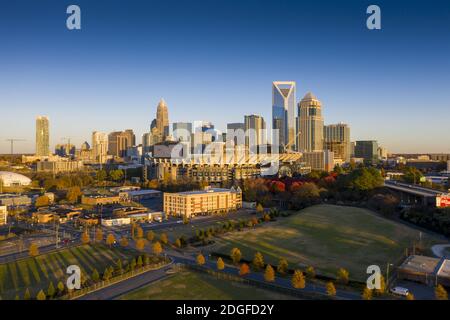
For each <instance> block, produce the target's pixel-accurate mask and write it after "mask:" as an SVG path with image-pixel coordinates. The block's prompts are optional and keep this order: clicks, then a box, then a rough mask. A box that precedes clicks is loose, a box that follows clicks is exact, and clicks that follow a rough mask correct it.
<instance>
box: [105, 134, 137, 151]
mask: <svg viewBox="0 0 450 320" xmlns="http://www.w3.org/2000/svg"><path fill="white" fill-rule="evenodd" d="M134 145H136V136H135V135H134V132H133V130H131V129H128V130H125V131H115V132H111V133H110V134H109V135H108V154H109V155H112V156H115V157H120V158H124V157H126V154H127V150H128V148H130V147H132V146H134Z"/></svg>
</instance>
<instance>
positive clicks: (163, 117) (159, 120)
mask: <svg viewBox="0 0 450 320" xmlns="http://www.w3.org/2000/svg"><path fill="white" fill-rule="evenodd" d="M156 128H157V129H158V133H159V134H160V135H161V141H165V140H166V138H167V136H168V135H169V111H168V108H167V104H166V101H164V99H163V98H161V100H160V101H159V103H158V108H157V110H156Z"/></svg>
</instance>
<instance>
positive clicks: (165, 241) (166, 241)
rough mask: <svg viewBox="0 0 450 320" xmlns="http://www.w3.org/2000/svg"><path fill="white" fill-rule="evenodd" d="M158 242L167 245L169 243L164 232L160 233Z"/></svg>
mask: <svg viewBox="0 0 450 320" xmlns="http://www.w3.org/2000/svg"><path fill="white" fill-rule="evenodd" d="M159 241H161V243H162V244H167V243H168V242H169V239H168V238H167V234H165V233H164V232H163V233H161V235H160V236H159Z"/></svg>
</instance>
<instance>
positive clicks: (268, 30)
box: [0, 1, 450, 154]
mask: <svg viewBox="0 0 450 320" xmlns="http://www.w3.org/2000/svg"><path fill="white" fill-rule="evenodd" d="M20 2H21V1H17V3H14V4H7V5H5V8H4V10H2V12H1V13H0V36H2V39H3V43H4V45H5V46H4V50H2V52H0V58H2V60H3V61H8V63H7V64H6V65H5V66H4V70H3V72H2V74H0V96H1V97H2V98H1V99H0V105H1V107H2V111H3V112H2V121H3V125H2V127H1V129H0V153H1V154H8V153H9V143H8V142H7V141H5V140H6V139H10V138H22V139H26V140H27V141H22V142H20V143H16V144H15V146H14V149H15V152H16V153H33V152H34V140H35V138H34V135H35V133H34V121H35V117H36V116H37V115H39V114H44V115H47V116H48V117H49V119H50V121H51V128H50V149H51V150H54V146H55V145H57V144H61V143H64V141H63V140H62V138H63V137H71V140H72V142H73V144H75V145H76V146H77V147H79V146H80V145H81V144H82V143H83V142H84V141H90V137H91V134H92V132H93V131H100V132H113V131H121V130H125V129H128V128H132V129H133V130H134V132H135V134H136V136H137V140H138V141H140V137H141V136H142V134H143V133H145V132H148V126H149V122H150V121H151V120H152V119H153V118H154V114H155V113H156V105H157V102H158V101H159V99H160V98H161V97H164V98H165V99H166V100H167V104H168V105H169V106H170V110H171V111H170V120H171V123H174V122H193V121H196V120H205V121H212V122H213V123H214V125H215V127H216V128H218V129H220V130H221V131H222V132H225V131H226V125H227V123H234V122H243V117H244V115H247V114H258V115H261V116H262V117H263V118H264V119H265V121H266V122H267V127H268V129H269V130H270V128H271V126H272V121H271V118H272V117H271V114H272V110H271V108H272V105H271V91H270V86H271V83H272V82H273V81H275V80H283V79H288V80H293V81H296V83H297V87H296V91H297V96H296V103H298V101H299V100H300V98H301V97H303V96H304V95H305V94H306V93H307V92H309V91H311V92H314V94H315V95H316V96H317V97H318V99H319V100H320V101H321V102H322V107H323V117H324V119H325V125H327V124H332V123H339V122H345V123H347V124H348V125H349V126H350V127H351V128H352V141H355V140H377V141H378V142H379V143H380V144H381V145H383V146H385V147H386V148H387V149H388V150H389V151H391V152H397V153H407V152H408V153H439V152H444V153H445V152H449V151H450V146H448V145H445V143H442V140H443V139H444V137H446V136H448V135H449V134H450V128H449V127H448V125H446V122H447V121H446V117H445V116H438V117H434V118H433V119H432V122H430V121H424V118H423V117H424V114H423V110H424V109H423V108H424V106H427V105H429V104H430V97H433V102H432V105H433V106H432V107H433V114H436V115H445V114H446V111H447V110H448V108H449V103H450V102H449V101H450V93H449V92H448V90H446V87H447V86H448V83H449V81H450V78H449V77H450V76H449V75H450V62H449V60H448V59H447V58H446V57H448V55H449V54H450V44H449V43H448V42H445V41H443V40H442V39H444V36H445V34H446V32H447V31H448V25H446V24H445V23H444V22H445V18H446V16H445V10H441V9H442V8H444V7H443V5H444V4H445V2H441V1H437V2H436V4H435V5H434V6H433V8H431V7H422V6H419V5H417V4H415V3H409V2H408V3H407V2H404V3H402V2H398V3H396V4H392V3H388V2H384V1H381V2H380V6H381V7H382V9H383V28H382V30H380V31H379V32H371V31H368V30H367V28H366V27H365V18H366V16H365V8H366V6H365V4H359V3H357V2H349V3H346V4H340V5H339V6H338V5H336V4H333V3H332V2H330V3H329V4H327V5H323V4H321V5H314V4H311V3H310V4H305V3H299V4H297V3H295V4H292V8H291V10H289V13H288V16H287V17H285V16H283V14H284V12H285V10H286V7H287V6H288V2H284V1H282V2H281V3H280V6H279V7H275V8H273V10H272V11H270V10H267V9H268V8H267V5H266V4H260V5H258V6H255V2H253V1H248V2H244V3H242V4H239V8H240V10H238V11H236V10H234V8H235V7H236V6H235V5H236V3H235V5H233V4H232V3H230V4H227V3H225V2H220V1H218V2H216V3H215V4H211V3H204V2H202V1H198V2H195V3H192V4H189V5H188V4H177V6H176V7H175V8H171V7H170V5H168V4H164V3H151V4H143V3H137V2H134V3H133V5H132V6H130V8H129V13H128V14H129V15H130V16H133V17H134V19H133V21H132V22H131V20H129V19H128V20H127V21H125V20H121V19H120V17H121V14H122V12H121V10H119V9H120V3H119V2H117V1H111V2H109V6H108V8H104V7H103V6H102V5H101V3H92V4H91V3H89V2H86V1H79V5H80V7H81V8H82V12H83V24H82V29H81V30H79V31H76V32H72V33H71V31H68V30H67V29H66V28H65V24H64V23H65V18H66V15H65V8H64V6H61V8H60V7H58V6H50V5H48V6H47V5H46V4H42V5H38V4H34V3H28V2H25V3H27V5H26V6H20ZM22 2H23V1H22ZM50 2H51V1H50ZM231 2H232V1H231ZM60 9H61V10H60ZM145 9H148V10H145ZM150 9H151V10H150ZM205 12H208V15H204V13H205ZM267 12H271V13H270V14H271V16H270V17H271V18H273V20H272V21H273V24H272V25H267V18H268V13H267ZM168 13H170V14H168ZM184 13H189V14H190V15H191V16H190V19H192V18H193V17H198V19H193V20H197V21H198V22H197V23H195V24H192V23H190V24H188V23H186V19H185V18H183V15H184ZM400 13H401V14H400ZM207 16H208V17H207ZM162 17H164V18H162ZM230 17H232V19H233V21H235V24H234V27H233V28H232V30H228V29H229V18H230ZM313 17H314V18H313ZM317 17H320V19H319V22H320V23H319V24H317V23H313V22H314V21H315V19H317ZM424 18H426V25H423V23H422V21H423V19H424ZM285 19H287V20H285ZM112 21H115V23H112ZM190 21H191V20H190ZM204 25H210V26H211V27H210V28H209V29H210V30H206V29H204V28H203V26H204ZM310 25H314V27H315V28H314V29H312V28H311V27H310ZM31 26H33V28H31ZM225 27H228V28H225ZM350 29H351V30H350ZM6 30H9V32H8V31H6ZM155 30H156V31H157V32H154V31H155ZM236 32H239V35H240V36H239V37H236V36H235V34H236ZM108 35H114V37H112V36H108ZM274 36H276V37H274ZM99 37H100V38H101V40H99V41H97V40H96V39H99ZM169 38H170V39H171V41H170V42H168V41H167V39H169ZM242 38H246V39H254V40H252V41H243V40H239V39H242ZM36 39H39V41H37V40H36ZM286 39H294V40H295V41H292V43H291V42H288V43H287V44H286V45H285V47H283V49H282V50H281V51H280V50H279V48H278V46H274V45H273V44H274V41H280V42H285V40H286ZM224 40H225V41H224ZM124 43H127V46H124V45H123V44H124ZM417 43H427V46H423V47H422V46H416V44H417ZM305 44H306V45H308V46H310V45H312V46H313V48H314V50H310V51H312V52H313V53H311V52H309V51H308V50H303V49H302V48H304V45H305ZM179 52H183V54H182V55H181V54H178V53H179ZM233 52H234V53H236V52H237V53H239V54H233ZM119 53H120V54H119ZM275 55H276V56H277V57H278V58H279V59H273V58H271V57H274V56H275ZM209 56H212V57H214V59H207V57H209ZM318 70H320V72H318ZM430 79H433V81H430Z"/></svg>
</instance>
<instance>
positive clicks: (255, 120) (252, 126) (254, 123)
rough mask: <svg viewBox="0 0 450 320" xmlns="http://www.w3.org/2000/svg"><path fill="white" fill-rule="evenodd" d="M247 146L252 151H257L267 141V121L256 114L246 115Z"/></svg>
mask: <svg viewBox="0 0 450 320" xmlns="http://www.w3.org/2000/svg"><path fill="white" fill-rule="evenodd" d="M244 125H245V146H246V148H248V149H249V151H250V152H253V153H256V152H257V149H258V148H257V147H258V146H260V145H262V144H265V143H267V139H266V122H265V121H264V118H263V117H261V116H258V115H256V114H252V115H248V116H244Z"/></svg>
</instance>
